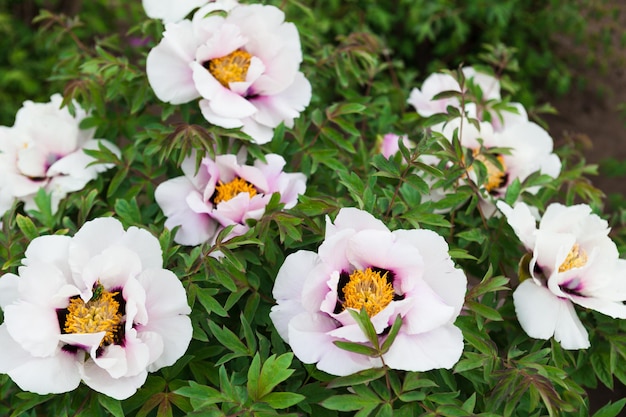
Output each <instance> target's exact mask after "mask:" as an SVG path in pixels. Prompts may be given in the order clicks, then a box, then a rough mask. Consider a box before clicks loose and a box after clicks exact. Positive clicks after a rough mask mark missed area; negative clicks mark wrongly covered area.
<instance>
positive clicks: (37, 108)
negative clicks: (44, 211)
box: [0, 94, 120, 213]
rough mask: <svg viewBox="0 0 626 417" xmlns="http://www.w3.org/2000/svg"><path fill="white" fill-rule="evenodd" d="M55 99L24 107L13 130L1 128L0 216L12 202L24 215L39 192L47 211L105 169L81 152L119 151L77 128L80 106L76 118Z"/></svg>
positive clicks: (79, 118) (84, 115) (33, 204)
mask: <svg viewBox="0 0 626 417" xmlns="http://www.w3.org/2000/svg"><path fill="white" fill-rule="evenodd" d="M62 101H63V98H62V97H61V95H60V94H55V95H53V96H52V97H51V99H50V102H49V103H33V102H32V101H26V102H24V106H23V107H22V108H21V109H20V110H19V111H18V112H17V115H16V116H15V123H14V125H13V127H5V126H0V177H1V178H0V194H2V195H3V198H1V199H0V213H4V212H5V211H6V210H7V209H8V208H9V207H10V206H11V204H12V202H13V201H14V200H15V199H17V200H20V201H23V202H24V207H25V209H26V210H30V209H34V208H36V206H35V202H34V197H35V195H36V194H37V191H39V189H40V188H43V189H44V190H46V192H47V193H49V194H50V195H51V199H52V210H53V211H56V210H57V209H58V206H59V202H60V201H61V200H62V199H63V198H64V197H65V196H66V195H67V194H68V193H70V192H73V191H78V190H80V189H82V188H83V187H84V186H85V185H86V184H87V183H88V182H89V181H91V180H93V179H95V178H96V177H97V176H98V173H100V172H102V171H105V170H107V169H109V168H111V165H110V164H95V165H90V164H91V163H92V162H94V159H93V158H92V157H90V156H88V155H87V154H85V153H84V152H83V149H98V145H99V144H103V145H105V146H106V147H107V148H109V149H110V150H111V151H113V152H115V153H116V154H118V155H119V154H120V151H119V149H118V148H117V147H116V146H115V145H113V144H112V143H111V142H109V141H106V140H104V139H93V135H94V129H80V127H79V124H80V122H81V121H82V120H83V119H84V118H85V117H86V116H87V114H86V113H85V111H84V110H83V109H81V108H80V106H79V105H78V104H76V103H74V106H75V107H76V116H72V115H71V114H70V112H69V110H68V109H67V108H61V103H62Z"/></svg>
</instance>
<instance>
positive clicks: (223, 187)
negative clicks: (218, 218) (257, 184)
mask: <svg viewBox="0 0 626 417" xmlns="http://www.w3.org/2000/svg"><path fill="white" fill-rule="evenodd" d="M240 193H248V194H249V195H250V198H252V197H254V196H255V195H256V194H257V191H256V188H254V185H252V184H250V183H249V182H248V181H246V180H244V179H242V178H239V177H237V178H235V179H234V180H232V181H229V182H226V183H224V182H222V181H218V184H217V186H216V187H215V194H214V197H213V202H214V203H215V204H219V203H221V202H222V201H228V200H230V199H232V198H234V197H236V196H237V195H239V194H240Z"/></svg>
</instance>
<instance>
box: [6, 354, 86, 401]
mask: <svg viewBox="0 0 626 417" xmlns="http://www.w3.org/2000/svg"><path fill="white" fill-rule="evenodd" d="M2 354H3V355H4V351H3V352H2ZM8 374H9V376H10V377H11V379H12V380H13V382H15V383H16V384H17V385H18V386H19V387H20V388H21V389H22V390H24V391H30V392H34V393H36V394H40V395H45V394H61V393H64V392H69V391H72V390H74V389H76V388H77V387H78V385H79V384H80V373H79V364H78V362H77V360H76V355H75V354H72V353H68V352H63V351H60V352H59V353H58V354H57V355H55V356H51V357H46V358H32V359H31V360H29V361H27V362H25V363H22V364H20V365H18V366H16V367H15V368H13V369H12V370H11V371H10V372H8Z"/></svg>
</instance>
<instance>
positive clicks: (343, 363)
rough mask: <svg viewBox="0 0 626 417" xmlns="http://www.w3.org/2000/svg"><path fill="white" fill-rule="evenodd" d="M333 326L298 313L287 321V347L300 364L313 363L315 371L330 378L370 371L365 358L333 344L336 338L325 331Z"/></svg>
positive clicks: (322, 317)
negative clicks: (321, 372)
mask: <svg viewBox="0 0 626 417" xmlns="http://www.w3.org/2000/svg"><path fill="white" fill-rule="evenodd" d="M335 327H336V324H335V322H334V320H333V319H331V318H330V317H328V316H325V315H321V314H309V313H302V314H300V315H298V316H296V317H294V318H293V319H292V320H291V321H290V322H289V341H290V343H289V344H290V346H291V349H292V350H293V352H294V354H295V355H296V357H297V358H298V359H300V360H301V361H302V362H304V363H316V362H317V367H318V369H320V370H322V371H324V372H328V373H330V374H333V375H348V374H351V373H354V372H358V371H360V370H363V369H368V368H372V367H373V366H372V364H371V363H370V361H369V359H368V358H367V357H365V356H363V355H357V354H351V353H350V352H347V351H344V350H342V349H340V348H338V347H336V346H335V345H334V344H333V341H334V340H336V339H335V338H333V337H331V336H329V335H328V334H326V332H328V331H331V330H333V329H334V328H335ZM379 366H380V365H379Z"/></svg>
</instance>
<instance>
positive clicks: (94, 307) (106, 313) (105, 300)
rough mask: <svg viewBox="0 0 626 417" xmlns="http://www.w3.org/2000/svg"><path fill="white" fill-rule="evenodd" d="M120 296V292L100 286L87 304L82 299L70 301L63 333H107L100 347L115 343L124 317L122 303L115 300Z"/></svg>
mask: <svg viewBox="0 0 626 417" xmlns="http://www.w3.org/2000/svg"><path fill="white" fill-rule="evenodd" d="M118 294H119V292H118V291H116V292H109V291H107V290H105V289H104V288H102V286H101V285H98V286H97V287H96V291H94V296H93V297H92V298H91V299H90V300H89V301H87V302H86V303H85V302H84V301H83V299H82V298H80V297H74V298H72V299H70V304H69V305H68V306H67V316H66V318H65V323H64V325H63V332H64V333H77V334H88V333H99V332H106V333H105V335H104V337H103V338H102V341H101V342H100V346H101V347H102V346H106V345H110V344H113V343H115V337H116V334H117V332H118V330H119V326H120V324H121V322H122V317H123V315H122V313H121V312H120V303H119V302H118V301H117V300H115V296H116V295H118Z"/></svg>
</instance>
